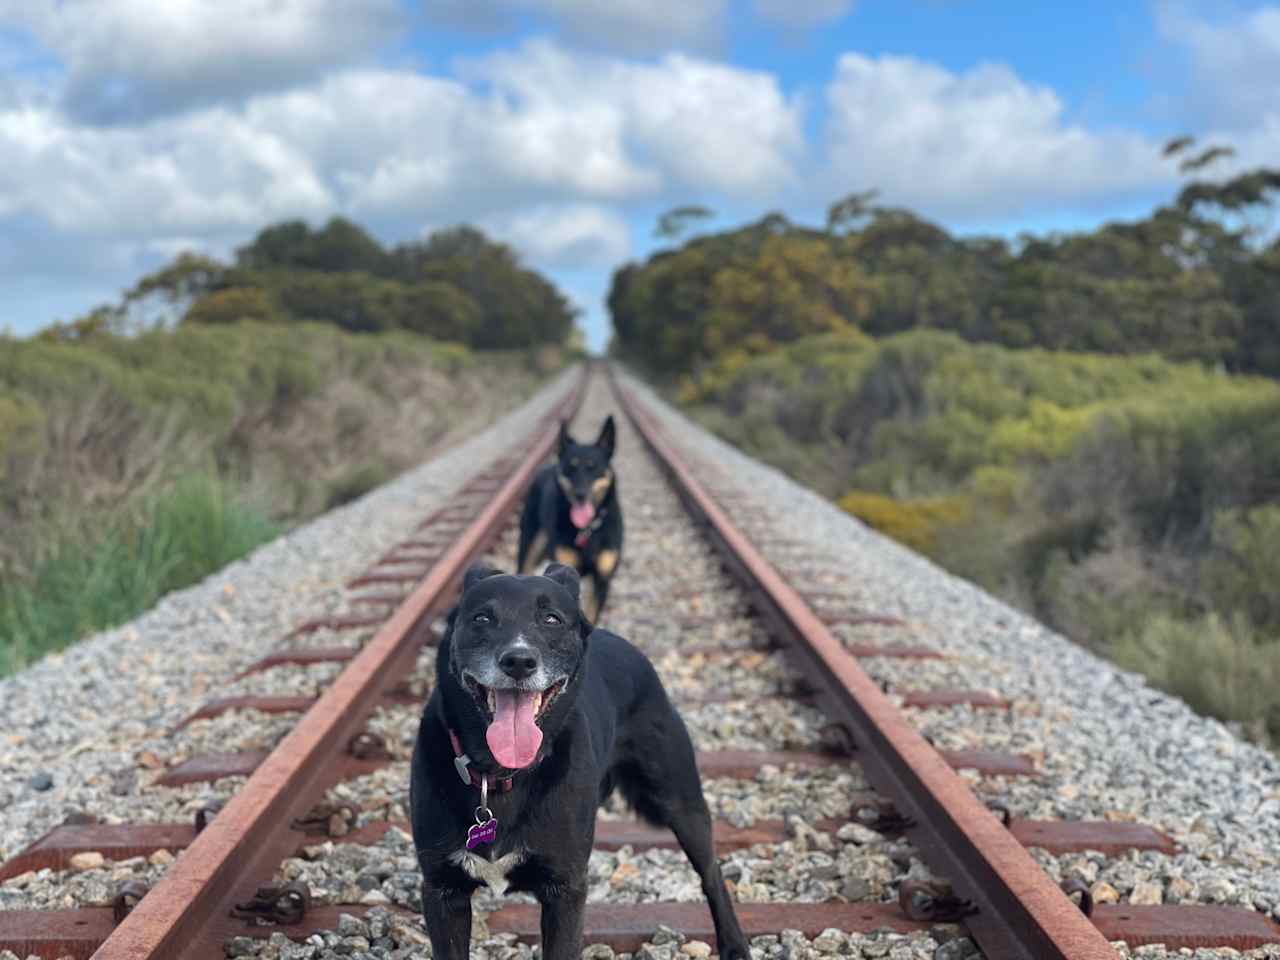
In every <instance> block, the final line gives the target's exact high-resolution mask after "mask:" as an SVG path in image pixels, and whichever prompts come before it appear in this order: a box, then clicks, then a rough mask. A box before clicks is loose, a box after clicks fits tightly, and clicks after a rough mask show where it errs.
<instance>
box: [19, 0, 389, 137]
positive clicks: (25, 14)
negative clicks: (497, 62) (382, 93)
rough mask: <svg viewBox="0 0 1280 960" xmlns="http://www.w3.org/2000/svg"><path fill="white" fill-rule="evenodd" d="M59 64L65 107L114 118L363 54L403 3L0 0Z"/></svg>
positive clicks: (253, 87)
mask: <svg viewBox="0 0 1280 960" xmlns="http://www.w3.org/2000/svg"><path fill="white" fill-rule="evenodd" d="M4 23H8V24H11V25H14V26H17V27H20V28H25V29H26V30H28V31H30V32H31V34H32V35H34V36H35V37H36V38H37V39H38V40H39V41H40V42H41V43H42V44H44V45H45V46H46V47H47V48H48V49H49V50H50V52H51V53H52V54H53V55H54V56H56V57H57V58H58V59H60V60H61V62H62V64H63V66H64V68H65V71H66V82H65V88H64V90H63V97H64V101H65V104H66V107H67V109H68V111H69V112H70V113H72V114H73V115H74V116H76V117H77V118H79V119H81V120H87V121H90V122H107V123H118V122H126V121H133V120H138V119H143V118H147V117H151V116H155V115H158V114H164V113H171V112H174V111H177V110H181V109H185V108H188V107H192V106H203V105H208V104H214V103H224V102H235V101H238V100H240V99H242V98H244V97H246V96H249V95H251V94H253V93H258V92H262V91H268V90H279V89H282V88H284V87H287V86H290V85H292V84H295V83H299V82H303V81H307V80H310V79H314V78H315V77H317V76H320V75H321V74H323V73H325V72H327V71H329V70H332V69H334V68H335V67H341V66H343V65H345V64H350V63H353V62H356V61H358V60H362V59H365V58H367V57H368V56H369V55H370V54H371V53H372V52H373V51H375V50H376V49H377V48H378V47H379V46H381V45H382V44H384V43H386V42H387V41H388V40H390V39H391V38H392V37H394V36H395V35H396V33H397V31H398V29H399V28H400V27H401V25H402V23H403V14H402V10H401V8H400V6H399V4H398V2H397V0H361V2H360V3H359V4H358V5H356V4H352V3H351V2H350V0H163V2H156V0H61V2H58V3H51V2H48V0H40V2H31V0H0V24H4Z"/></svg>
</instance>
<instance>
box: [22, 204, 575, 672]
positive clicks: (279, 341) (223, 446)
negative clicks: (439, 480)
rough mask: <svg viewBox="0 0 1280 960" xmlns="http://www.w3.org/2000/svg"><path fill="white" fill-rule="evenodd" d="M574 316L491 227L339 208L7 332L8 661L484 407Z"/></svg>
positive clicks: (347, 487)
mask: <svg viewBox="0 0 1280 960" xmlns="http://www.w3.org/2000/svg"><path fill="white" fill-rule="evenodd" d="M572 325H573V315H572V311H571V310H570V309H569V308H568V306H567V303H566V302H565V301H564V300H563V298H561V297H560V295H559V293H558V292H557V291H556V290H555V288H554V287H552V286H551V285H550V284H549V283H548V282H547V281H546V280H544V279H543V278H542V277H540V276H538V275H537V274H534V273H532V272H531V271H528V270H526V269H524V268H523V267H521V266H520V265H519V264H518V262H517V261H516V260H515V258H514V256H513V255H511V253H510V251H509V250H507V249H506V248H505V247H501V246H500V245H497V244H494V243H491V242H490V241H488V240H487V239H485V238H484V237H483V236H482V235H481V234H479V233H478V232H476V231H473V230H470V229H469V228H458V229H456V230H452V231H447V232H445V233H443V234H436V235H434V236H433V237H430V238H428V239H427V240H426V241H423V242H422V243H415V244H407V245H402V246H400V247H397V248H395V249H393V250H391V251H385V250H383V249H382V247H381V246H379V245H378V244H377V243H376V242H375V241H373V240H372V238H370V237H368V235H367V234H365V233H364V232H363V231H362V230H360V229H359V228H358V227H356V226H355V225H353V224H350V223H347V222H346V221H341V220H335V221H332V222H330V223H329V224H327V225H326V226H324V227H323V228H321V229H319V230H312V229H310V228H309V227H307V226H306V225H305V224H293V223H290V224H281V225H278V226H276V227H271V228H268V229H266V230H264V231H262V232H261V233H260V234H259V235H258V236H257V237H256V238H255V239H254V241H253V242H252V243H250V244H249V245H248V246H246V247H245V248H243V249H241V250H240V251H238V253H237V256H236V262H235V264H232V265H225V264H220V263H217V262H215V261H212V260H208V259H204V258H200V257H196V256H191V255H184V256H181V257H179V258H177V259H176V260H175V261H174V262H173V263H172V264H170V265H169V266H167V267H165V268H164V269H162V270H159V271H157V272H156V273H154V274H151V275H150V276H148V277H144V278H143V279H142V280H141V281H139V283H138V284H137V285H135V287H134V288H132V289H131V290H129V291H128V292H126V294H125V295H124V297H123V298H122V300H121V302H120V303H118V304H114V305H110V306H105V307H100V308H98V309H96V310H94V311H92V312H91V313H90V314H88V315H87V316H85V317H82V318H80V319H78V320H75V321H72V322H69V323H61V324H54V325H52V326H50V327H48V328H46V329H44V330H42V331H41V332H39V333H38V334H36V335H35V336H32V337H29V338H26V339H18V338H15V337H11V336H0V530H3V531H4V535H3V536H2V537H0V675H3V674H4V673H6V672H9V671H12V670H13V669H17V668H19V667H21V666H23V665H25V664H26V663H29V662H31V661H32V660H33V659H35V658H37V657H39V656H40V655H42V654H43V653H45V652H47V651H49V650H54V649H57V648H60V647H62V646H65V645H66V644H68V643H71V642H74V641H75V640H76V639H78V638H79V637H81V636H83V635H85V634H86V633H89V632H91V631H93V630H96V629H101V628H105V627H108V626H111V625H114V624H116V623H120V622H122V621H124V620H126V619H128V618H129V617H131V616H133V615H134V614H136V613H138V612H140V611H141V610H143V609H145V608H147V607H148V606H150V605H151V604H153V603H154V602H155V601H156V600H157V599H158V598H159V597H160V596H162V595H163V594H164V593H166V592H168V591H170V590H172V589H175V588H178V587H182V586H186V585H189V584H191V583H194V582H196V581H198V580H200V579H201V578H202V577H204V576H206V575H208V574H209V573H210V572H212V571H214V570H216V569H218V568H220V567H221V566H223V565H225V564H226V563H228V562H229V561H231V560H234V559H236V558H238V557H240V556H243V555H244V554H245V553H247V552H248V551H250V550H252V549H253V548H254V547H256V546H258V545H259V544H261V543H262V542H264V541H265V540H267V539H270V538H272V537H274V536H276V535H277V534H278V533H280V532H282V531H283V530H285V529H287V528H288V527H289V526H290V525H292V524H295V523H297V522H298V521H300V520H302V519H305V518H308V517H311V516H314V515H315V514H317V513H319V512H322V511H324V510H326V509H328V508H331V507H334V506H337V505H339V504H342V503H345V502H347V501H349V500H352V499H354V498H356V497H358V496H360V495H361V494H363V493H364V492H366V491H367V490H369V489H370V488H371V487H373V486H376V485H378V484H380V483H382V482H384V481H386V480H388V479H390V478H392V477H393V476H395V475H396V474H397V473H399V472H401V471H402V470H404V469H406V468H407V467H409V466H411V465H412V464H414V463H416V462H418V461H419V460H421V459H422V457H423V456H424V455H426V454H427V452H428V451H429V450H430V449H431V448H432V447H433V446H434V445H436V444H437V443H439V442H442V441H445V440H447V439H450V438H453V437H456V436H461V435H462V434H463V433H464V432H465V431H466V430H467V429H470V428H473V427H477V426H480V425H483V424H484V423H487V422H488V421H490V420H492V419H493V418H495V417H496V416H498V415H499V414H500V413H502V412H504V411H505V410H506V409H509V408H511V407H512V406H514V405H515V404H517V403H519V402H520V401H521V400H522V399H523V398H525V397H527V396H528V395H529V394H530V393H531V392H532V391H533V389H534V388H535V387H536V386H537V385H538V384H539V383H540V382H541V381H542V380H544V379H545V378H546V377H547V376H548V375H549V374H551V373H552V372H554V371H556V370H558V369H560V368H561V367H562V366H563V365H564V363H565V362H566V361H567V360H568V359H570V358H571V356H573V355H574V354H575V352H576V350H575V348H574V347H572V346H571V341H572ZM496 347H503V348H504V349H501V350H498V349H494V348H496Z"/></svg>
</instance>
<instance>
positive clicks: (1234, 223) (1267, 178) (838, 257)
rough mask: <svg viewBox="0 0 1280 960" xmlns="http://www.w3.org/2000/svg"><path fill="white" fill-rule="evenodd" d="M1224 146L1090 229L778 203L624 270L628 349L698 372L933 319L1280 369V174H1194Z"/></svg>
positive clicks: (1003, 339)
mask: <svg viewBox="0 0 1280 960" xmlns="http://www.w3.org/2000/svg"><path fill="white" fill-rule="evenodd" d="M1184 140H1185V138H1184ZM1169 149H1170V151H1171V153H1172V154H1173V155H1174V156H1177V155H1179V154H1181V153H1184V152H1186V151H1187V150H1189V149H1190V144H1189V143H1187V142H1184V141H1176V142H1174V143H1171V144H1170V147H1169ZM1225 149H1226V148H1215V147H1211V148H1208V149H1207V150H1205V151H1202V152H1200V153H1198V154H1195V155H1191V156H1188V157H1187V158H1186V159H1185V160H1183V162H1182V168H1183V171H1184V173H1186V174H1187V175H1188V176H1189V177H1191V178H1192V179H1190V181H1189V182H1188V183H1187V184H1186V185H1185V186H1184V187H1183V188H1182V190H1181V191H1180V192H1179V193H1178V195H1177V197H1176V198H1175V199H1174V200H1173V201H1171V202H1170V203H1168V204H1166V205H1163V206H1161V207H1159V208H1158V209H1156V210H1155V211H1153V212H1152V214H1151V215H1150V216H1148V217H1146V218H1144V219H1142V220H1138V221H1136V222H1131V223H1109V224H1106V225H1104V226H1102V227H1100V228H1099V229H1097V230H1094V231H1091V232H1087V233H1072V234H1061V235H1051V236H1046V237H1035V236H1030V235H1024V236H1021V237H1018V238H1016V239H1013V240H1009V239H1006V238H1002V237H956V236H953V235H951V234H950V233H948V232H947V231H946V230H944V229H943V228H942V227H940V226H938V225H937V224H934V223H931V222H929V221H928V220H925V219H924V218H922V217H920V216H918V215H916V214H915V213H913V212H912V211H910V210H906V209H902V208H898V207H886V206H880V205H877V204H876V203H875V202H874V200H875V194H874V191H868V192H865V193H861V194H853V195H851V196H849V197H846V198H844V199H843V200H841V201H839V202H837V203H835V204H833V205H832V207H831V209H830V211H829V213H828V217H827V222H826V224H825V225H824V226H822V227H809V226H804V225H800V224H795V223H792V222H791V221H789V220H788V219H787V218H786V217H785V216H784V215H783V214H781V213H776V212H775V213H770V214H768V215H766V216H765V217H763V218H761V219H760V220H758V221H756V222H755V223H751V224H748V225H746V226H744V227H741V228H737V229H733V230H728V231H725V232H721V233H713V234H707V235H704V236H699V237H695V238H693V239H691V240H689V241H688V242H687V243H685V244H683V245H682V246H680V247H678V248H672V249H666V250H663V251H660V252H659V253H657V254H655V255H654V256H652V257H650V258H649V260H648V261H646V262H645V263H643V264H628V265H626V266H624V267H622V268H621V269H619V270H618V271H617V272H616V273H615V275H614V279H613V285H612V288H611V290H610V294H609V306H610V310H611V312H612V316H613V324H614V332H615V337H614V341H613V344H612V349H613V352H614V353H615V354H616V355H617V356H619V357H621V358H623V359H625V360H627V361H628V362H630V363H632V364H634V365H636V366H638V367H640V368H643V369H645V370H647V371H649V372H650V373H651V374H653V375H655V376H656V377H659V378H663V379H670V378H672V377H679V376H687V377H693V378H697V377H698V376H700V375H701V373H702V371H703V370H704V369H706V368H707V367H709V366H711V365H713V364H716V363H718V362H720V361H721V359H722V358H723V357H724V355H726V354H734V355H742V356H753V355H757V354H760V353H766V352H768V351H769V350H771V349H773V348H774V347H776V346H778V345H779V344H785V343H789V342H791V341H794V340H798V339H801V338H803V337H808V336H813V335H815V334H820V333H827V332H835V331H840V330H851V329H852V330H860V331H862V332H863V333H867V334H870V335H872V336H887V335H890V334H894V333H901V332H904V331H907V330H916V329H920V328H929V329H936V330H944V331H949V332H951V333H954V334H956V335H958V336H960V337H962V338H964V339H965V340H968V341H971V342H982V343H998V344H1001V345H1003V346H1007V347H1017V348H1023V347H1043V348H1046V349H1051V350H1071V351H1084V352H1102V353H1123V354H1144V353H1158V354H1160V355H1161V356H1165V357H1168V358H1169V359H1173V360H1197V361H1200V362H1203V363H1207V364H1214V365H1220V366H1222V367H1223V368H1224V369H1227V370H1229V371H1232V372H1241V373H1262V374H1266V375H1270V376H1280V239H1277V237H1276V233H1275V231H1274V229H1271V228H1272V227H1273V226H1274V223H1273V222H1272V221H1273V212H1274V210H1273V206H1272V200H1273V199H1274V197H1275V196H1276V194H1277V192H1280V169H1268V168H1263V169H1258V170H1253V171H1249V172H1245V173H1242V174H1239V175H1237V176H1235V177H1232V178H1230V179H1228V180H1226V181H1223V182H1206V181H1204V180H1200V179H1195V178H1196V177H1198V176H1200V175H1201V172H1202V171H1203V170H1204V168H1205V167H1206V165H1208V164H1209V163H1211V162H1213V161H1214V160H1220V159H1221V158H1222V157H1223V155H1224V151H1225ZM690 210H693V211H702V208H696V207H689V208H679V209H677V210H675V211H672V212H671V214H668V215H667V216H666V217H664V219H663V221H661V222H660V225H659V230H658V233H659V235H660V236H664V237H672V236H675V235H678V232H679V230H680V229H682V228H683V227H684V226H686V225H688V224H689V223H690V222H691V220H690V218H689V216H688V213H687V212H688V211H690ZM703 212H705V211H703ZM680 214H684V216H677V215H680Z"/></svg>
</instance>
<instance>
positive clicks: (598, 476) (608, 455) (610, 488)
mask: <svg viewBox="0 0 1280 960" xmlns="http://www.w3.org/2000/svg"><path fill="white" fill-rule="evenodd" d="M613 442H614V428H613V417H612V416H610V417H606V418H605V421H604V426H602V427H601V428H600V436H599V437H598V438H597V439H596V442H595V443H593V444H586V443H576V442H574V439H573V438H572V437H571V436H569V430H568V428H567V427H566V425H565V424H564V423H561V424H560V450H559V453H558V454H557V457H556V462H555V463H553V464H547V466H545V467H543V468H542V469H541V470H539V471H538V472H537V474H536V475H535V476H534V478H533V483H532V484H531V485H530V487H529V496H528V497H527V498H526V499H525V502H524V511H523V513H521V515H520V549H519V552H518V553H517V555H516V569H517V570H518V571H519V572H520V573H532V572H533V571H534V570H535V569H537V568H538V567H539V566H541V565H542V564H543V563H545V562H546V561H548V560H554V561H555V562H556V563H562V564H564V565H565V566H566V567H573V569H575V570H577V571H578V573H579V575H580V576H582V577H588V578H589V579H588V581H587V588H586V591H585V592H586V593H587V597H586V599H585V600H584V602H583V604H582V609H583V611H584V612H585V613H586V615H587V619H588V620H590V621H591V622H592V623H595V622H596V620H598V619H599V617H600V611H601V610H603V609H604V602H605V599H606V598H607V597H608V596H609V582H610V581H611V580H612V579H613V574H614V572H615V571H616V570H617V569H618V561H619V560H620V559H621V557H622V506H621V504H620V503H619V502H618V483H617V479H616V478H615V476H614V472H613V467H612V466H611V465H610V461H611V460H612V459H613Z"/></svg>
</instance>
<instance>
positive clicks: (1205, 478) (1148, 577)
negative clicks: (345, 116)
mask: <svg viewBox="0 0 1280 960" xmlns="http://www.w3.org/2000/svg"><path fill="white" fill-rule="evenodd" d="M1190 147H1191V144H1190V143H1189V142H1187V141H1185V140H1184V141H1179V142H1175V143H1172V144H1170V147H1169V152H1170V154H1171V155H1173V156H1178V155H1182V156H1185V159H1184V160H1183V163H1182V166H1183V169H1184V171H1185V172H1187V173H1188V174H1189V175H1190V176H1192V177H1193V178H1194V177H1198V176H1200V175H1201V171H1202V170H1203V169H1204V168H1205V167H1206V166H1207V165H1208V164H1209V163H1211V162H1212V161H1213V160H1215V159H1218V158H1220V157H1221V155H1222V152H1221V149H1220V148H1209V149H1207V150H1203V151H1199V152H1193V153H1189V152H1188V151H1189V149H1190ZM1277 189H1280V171H1275V170H1258V171H1252V172H1248V173H1244V174H1241V175H1238V176H1236V177H1233V178H1231V179H1228V180H1226V181H1222V182H1217V183H1208V182H1203V181H1198V180H1194V179H1193V180H1192V182H1189V183H1188V184H1187V185H1186V186H1185V187H1184V188H1183V189H1182V190H1181V192H1180V193H1179V195H1178V196H1177V198H1175V200H1174V201H1173V202H1171V203H1170V204H1168V205H1166V206H1162V207H1161V208H1159V209H1158V210H1156V211H1155V212H1154V213H1153V214H1152V215H1151V216H1150V217H1147V218H1145V219H1143V220H1141V221H1138V222H1136V223H1125V224H1108V225H1106V226H1103V227H1101V228H1099V229H1098V230H1095V231H1093V232H1091V233H1081V234H1073V235H1064V236H1054V237H1047V238H1033V237H1024V238H1021V239H1019V240H1018V241H1016V242H1014V243H1010V242H1007V241H1005V240H1001V239H987V238H977V239H972V238H970V239H961V238H956V237H952V236H951V235H949V234H948V233H947V232H946V231H944V230H942V229H941V228H940V227H938V226H936V225H933V224H930V223H928V222H927V221H925V220H923V219H921V218H919V217H917V216H916V215H915V214H913V213H911V212H910V211H906V210H899V209H887V208H880V207H876V206H874V204H873V202H872V201H873V200H874V196H873V195H872V194H870V193H865V194H857V195H853V196H851V197H848V198H846V199H845V200H843V201H841V202H840V203H837V204H835V205H834V206H833V207H832V209H831V212H830V216H829V218H828V223H827V224H826V226H825V228H822V229H816V228H815V229H810V228H804V227H798V226H795V225H793V224H791V223H789V222H788V221H786V220H785V219H784V218H782V217H781V216H780V215H776V214H775V215H770V216H768V217H765V218H764V219H763V220H761V221H759V222H757V223H754V224H751V225H749V226H747V227H744V228H741V229H737V230H731V231H728V232H726V233H720V234H714V235H708V236H703V237H698V238H695V239H693V240H690V241H689V242H687V243H685V244H684V245H683V246H681V247H680V248H678V249H673V250H669V251H665V252H662V253H659V254H658V255H656V256H654V257H652V258H651V259H650V260H649V261H648V262H647V263H644V264H631V265H628V266H626V267H624V268H622V269H621V270H619V271H618V273H617V274H616V275H615V279H614V285H613V289H612V291H611V295H610V304H611V307H612V309H613V318H614V324H615V338H614V342H613V344H612V346H611V349H612V351H613V352H614V353H615V354H616V355H618V356H621V357H622V358H624V359H626V360H627V361H629V362H630V363H632V364H634V365H635V366H637V367H639V368H640V369H642V370H646V371H648V372H649V374H650V375H651V376H652V377H653V378H654V379H655V380H657V381H658V382H660V383H662V384H665V385H666V386H667V387H668V389H669V390H670V391H671V393H672V394H673V395H674V396H675V397H676V398H677V399H678V400H679V401H680V402H682V403H683V404H685V405H686V406H687V407H689V408H690V409H691V410H692V411H693V412H694V413H695V414H696V415H697V416H698V417H700V418H701V419H702V420H703V421H704V422H705V423H707V424H708V425H709V426H711V427H712V428H713V429H714V430H716V431H717V432H718V433H720V434H721V435H722V436H724V437H725V438H727V439H729V440H730V441H732V442H733V443H735V444H737V445H738V446H740V447H742V448H743V449H744V450H746V451H747V452H749V453H751V454H753V455H755V456H759V457H761V458H762V459H764V460H766V461H768V462H770V463H773V464H774V465H776V466H778V467H780V468H781V469H783V470H785V471H787V472H789V473H790V474H792V475H793V476H795V477H797V478H799V479H801V480H802V481H804V482H806V483H808V484H810V485H812V486H814V487H815V488H817V489H819V490H820V491H822V492H824V493H825V494H826V495H828V496H829V497H831V498H832V499H833V500H835V501H837V502H838V503H840V504H841V505H842V506H843V507H844V508H845V509H847V510H849V511H850V512H851V513H853V514H855V515H857V516H859V517H860V518H862V519H863V520H864V521H866V522H867V523H869V524H870V525H872V526H874V527H876V528H877V529H879V530H881V531H882V532H884V533H886V534H888V535H889V536H892V537H894V538H895V539H897V540H899V541H901V542H902V543H904V544H906V545H908V546H910V547H912V548H913V549H916V550H918V551H920V552H922V553H924V554H926V555H927V556H929V557H931V558H933V559H934V560H935V561H937V562H938V563H940V564H941V565H943V566H945V567H947V568H948V569H950V570H952V571H954V572H956V573H959V574H961V575H963V576H965V577H967V578H969V579H971V580H974V581H976V582H977V583H979V584H981V585H983V586H985V587H987V588H988V589H990V590H992V591H993V592H995V593H997V594H999V595H1001V596H1003V597H1004V598H1006V599H1008V600H1010V601H1012V602H1013V603H1015V604H1016V605H1018V606H1020V607H1022V608H1023V609H1025V610H1028V611H1030V612H1033V613H1034V614H1036V615H1037V616H1038V617H1039V618H1040V619H1042V620H1043V621H1045V622H1047V623H1049V624H1050V625H1052V626H1054V627H1056V628H1058V629H1059V630H1061V631H1063V632H1064V633H1066V634H1067V635H1069V636H1071V637H1073V638H1075V639H1076V640H1078V641H1080V642H1082V643H1085V644H1087V645H1089V646H1090V647H1092V648H1094V649H1096V650H1098V651H1100V652H1102V653H1104V654H1106V655H1108V656H1110V657H1112V658H1114V659H1115V660H1117V661H1118V662H1120V663H1121V664H1123V665H1125V666H1128V667H1131V668H1133V669H1136V670H1140V671H1142V672H1144V673H1146V674H1147V675H1148V676H1149V677H1150V678H1151V679H1152V681H1153V682H1155V683H1156V684H1158V685H1160V686H1163V687H1165V688H1166V689H1169V690H1171V691H1173V692H1175V693H1177V694H1179V695H1181V696H1183V697H1184V698H1186V699H1187V700H1188V701H1189V702H1190V703H1191V704H1192V705H1193V706H1195V707H1196V708H1197V709H1200V710H1202V711H1204V712H1206V713H1210V714H1213V715H1215V716H1218V717H1222V718H1224V719H1227V720H1230V721H1233V722H1237V723H1239V724H1240V725H1241V726H1242V727H1243V728H1244V729H1245V730H1246V731H1247V732H1248V733H1249V734H1250V735H1253V736H1255V737H1257V738H1259V739H1262V740H1268V739H1269V740H1271V741H1272V742H1278V741H1280V684H1278V683H1277V680H1280V599H1278V598H1280V594H1278V593H1277V591H1276V584H1277V583H1280V383H1278V382H1277V380H1276V379H1275V378H1276V377H1280V240H1277V239H1276V237H1275V231H1274V229H1270V226H1269V221H1268V219H1267V217H1268V215H1269V214H1270V212H1271V211H1272V205H1271V200H1272V198H1273V197H1274V193H1275V191H1276V190H1277ZM681 225H682V221H681V219H680V218H679V217H677V218H674V219H673V220H672V221H671V222H669V223H667V224H666V225H665V226H666V233H667V234H670V233H672V232H676V231H678V230H679V229H680V227H681Z"/></svg>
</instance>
